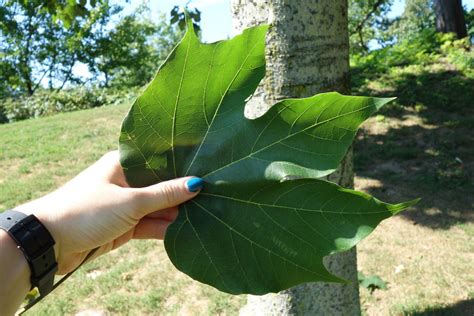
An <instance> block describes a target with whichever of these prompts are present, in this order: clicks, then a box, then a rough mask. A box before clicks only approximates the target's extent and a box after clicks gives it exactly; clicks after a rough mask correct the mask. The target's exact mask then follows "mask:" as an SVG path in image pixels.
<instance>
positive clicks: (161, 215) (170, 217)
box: [146, 206, 178, 222]
mask: <svg viewBox="0 0 474 316" xmlns="http://www.w3.org/2000/svg"><path fill="white" fill-rule="evenodd" d="M177 216H178V207H177V206H174V207H170V208H167V209H164V210H160V211H156V212H153V213H150V214H148V215H147V216H146V218H156V219H164V220H167V221H170V222H172V221H174V220H175V219H176V217H177Z"/></svg>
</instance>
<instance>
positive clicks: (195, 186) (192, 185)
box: [186, 178, 204, 192]
mask: <svg viewBox="0 0 474 316" xmlns="http://www.w3.org/2000/svg"><path fill="white" fill-rule="evenodd" d="M186 186H187V187H188V191H189V192H197V191H199V190H201V189H202V187H203V186H204V180H203V179H201V178H191V179H189V180H188V181H186Z"/></svg>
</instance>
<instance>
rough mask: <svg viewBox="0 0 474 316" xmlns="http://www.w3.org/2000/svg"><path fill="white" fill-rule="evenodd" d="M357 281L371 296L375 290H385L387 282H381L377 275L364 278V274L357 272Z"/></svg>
mask: <svg viewBox="0 0 474 316" xmlns="http://www.w3.org/2000/svg"><path fill="white" fill-rule="evenodd" d="M357 279H358V280H359V285H360V286H362V287H363V288H366V289H368V290H369V291H370V294H372V293H373V292H374V291H375V290H378V289H379V290H386V289H387V282H385V281H384V280H382V279H381V278H380V277H379V276H377V275H369V276H365V275H364V273H362V272H358V273H357Z"/></svg>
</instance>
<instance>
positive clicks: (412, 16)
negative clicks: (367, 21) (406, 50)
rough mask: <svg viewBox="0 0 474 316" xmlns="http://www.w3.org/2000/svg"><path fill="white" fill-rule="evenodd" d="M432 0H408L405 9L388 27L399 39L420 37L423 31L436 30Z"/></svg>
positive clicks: (390, 34) (393, 35)
mask: <svg viewBox="0 0 474 316" xmlns="http://www.w3.org/2000/svg"><path fill="white" fill-rule="evenodd" d="M433 5H434V4H433V1H432V0H406V1H405V9H404V11H403V13H402V15H401V16H400V17H399V18H396V19H395V20H394V21H393V22H392V23H391V26H390V27H389V29H388V31H387V32H388V33H389V36H391V37H392V38H393V39H395V40H397V41H404V40H411V39H413V38H419V34H420V33H421V32H434V31H435V13H434V8H433Z"/></svg>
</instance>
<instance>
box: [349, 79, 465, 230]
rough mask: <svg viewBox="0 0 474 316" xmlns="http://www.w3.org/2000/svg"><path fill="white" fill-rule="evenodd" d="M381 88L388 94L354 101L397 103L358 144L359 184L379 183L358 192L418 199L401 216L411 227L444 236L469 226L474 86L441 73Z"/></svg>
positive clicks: (371, 125) (378, 92)
mask: <svg viewBox="0 0 474 316" xmlns="http://www.w3.org/2000/svg"><path fill="white" fill-rule="evenodd" d="M383 76H386V75H383ZM380 82H382V84H380V86H384V87H385V90H375V91H374V90H370V89H369V88H367V87H365V88H362V89H359V90H358V93H361V92H360V91H364V92H362V93H365V94H369V95H381V96H388V95H394V96H397V97H398V100H397V103H395V104H393V105H391V106H388V107H387V108H386V109H382V111H381V112H380V115H379V117H378V118H377V120H373V122H372V123H369V124H367V125H366V128H365V129H364V130H363V131H361V133H360V134H359V137H358V140H357V141H356V143H355V151H354V152H355V171H356V174H357V176H359V177H362V178H367V179H373V180H376V184H375V185H368V186H366V187H364V188H363V189H364V190H366V191H368V192H369V193H371V194H373V195H374V196H376V197H379V198H381V199H385V200H387V201H391V202H398V201H402V200H407V199H411V198H416V197H421V198H422V200H421V201H420V203H419V204H418V205H417V206H415V207H414V210H413V211H409V212H403V213H402V216H404V217H406V218H407V219H410V220H412V221H413V222H415V223H416V224H420V225H424V226H427V227H430V228H433V229H447V228H449V227H451V226H452V225H456V224H459V223H466V222H474V211H473V210H474V196H473V192H474V181H473V180H472V179H473V175H474V163H473V161H474V132H473V131H474V80H473V79H470V78H467V77H465V76H464V75H463V74H462V73H460V72H457V71H452V70H440V71H433V72H428V71H421V72H419V73H417V74H413V73H410V72H408V73H400V74H396V75H392V76H390V77H386V78H382V77H381V79H380ZM369 86H370V85H369Z"/></svg>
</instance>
